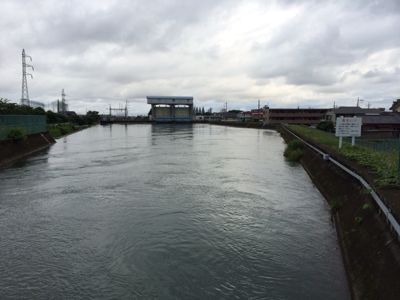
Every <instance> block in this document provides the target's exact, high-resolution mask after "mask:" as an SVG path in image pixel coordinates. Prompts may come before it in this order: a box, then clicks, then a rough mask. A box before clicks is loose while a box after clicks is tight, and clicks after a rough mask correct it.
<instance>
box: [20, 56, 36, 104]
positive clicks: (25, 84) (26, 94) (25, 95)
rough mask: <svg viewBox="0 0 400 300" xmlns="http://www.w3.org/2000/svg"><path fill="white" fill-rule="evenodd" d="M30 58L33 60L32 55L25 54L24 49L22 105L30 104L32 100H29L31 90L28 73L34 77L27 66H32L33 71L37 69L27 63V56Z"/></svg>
mask: <svg viewBox="0 0 400 300" xmlns="http://www.w3.org/2000/svg"><path fill="white" fill-rule="evenodd" d="M27 57H28V58H29V59H30V61H32V57H30V56H29V55H26V54H25V49H22V91H21V104H22V105H28V106H30V104H31V103H30V101H29V92H28V81H27V79H26V75H29V76H31V78H33V76H32V74H30V73H27V72H26V68H32V71H34V70H35V69H34V68H33V66H32V65H30V64H27V63H26V58H27Z"/></svg>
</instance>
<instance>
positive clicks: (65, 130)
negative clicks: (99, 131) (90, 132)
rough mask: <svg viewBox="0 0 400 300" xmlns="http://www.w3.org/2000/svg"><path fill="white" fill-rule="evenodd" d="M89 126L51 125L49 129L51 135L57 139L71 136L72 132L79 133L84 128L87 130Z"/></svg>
mask: <svg viewBox="0 0 400 300" xmlns="http://www.w3.org/2000/svg"><path fill="white" fill-rule="evenodd" d="M86 127H87V125H82V126H79V125H73V124H70V123H62V124H49V125H47V128H48V130H49V133H50V135H51V136H52V137H53V138H55V139H57V138H60V137H62V136H64V135H67V134H70V133H72V132H75V131H78V130H80V129H82V128H86Z"/></svg>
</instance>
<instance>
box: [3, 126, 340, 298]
mask: <svg viewBox="0 0 400 300" xmlns="http://www.w3.org/2000/svg"><path fill="white" fill-rule="evenodd" d="M283 150H284V142H283V140H282V138H281V137H280V136H279V134H278V133H276V132H274V131H269V130H255V129H244V128H231V127H222V126H210V125H206V124H205V125H180V126H179V125H175V126H174V125H153V126H152V125H129V126H124V125H112V126H106V127H102V126H96V127H92V128H89V129H87V130H84V131H81V132H78V133H75V134H73V135H69V136H67V137H65V138H62V139H59V140H58V142H57V144H55V145H53V146H52V147H51V148H50V149H49V150H47V151H44V152H42V153H39V154H38V155H35V156H33V157H30V158H29V159H27V160H26V161H24V162H21V163H18V164H17V165H15V166H13V167H11V168H8V169H5V170H2V171H0V298H1V299H6V298H18V299H24V298H25V299H33V298H35V299H39V298H41V299H43V298H53V299H67V298H68V299H78V298H85V299H88V298H93V299H135V298H138V299H156V298H157V299H221V298H222V299H347V298H348V287H347V283H346V277H345V273H344V268H343V263H342V259H341V256H340V249H339V247H338V242H337V238H336V233H335V229H334V228H333V225H332V223H331V220H330V213H329V207H328V206H327V204H326V201H325V200H324V199H323V197H322V196H321V194H320V193H319V192H318V190H317V189H316V188H315V187H314V186H313V184H312V182H311V181H310V179H309V177H308V176H307V174H306V172H305V171H304V169H303V168H302V167H301V166H299V165H292V164H290V163H288V162H286V161H285V160H284V158H283V156H282V152H283Z"/></svg>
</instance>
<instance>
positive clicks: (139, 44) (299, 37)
mask: <svg viewBox="0 0 400 300" xmlns="http://www.w3.org/2000/svg"><path fill="white" fill-rule="evenodd" d="M0 11H1V18H0V97H3V98H8V99H11V100H14V101H18V100H19V99H20V98H21V50H22V48H25V50H26V52H27V54H29V55H31V56H32V58H33V65H34V67H35V71H34V73H33V75H34V78H33V80H29V82H28V85H29V92H30V98H31V99H32V100H39V101H42V102H45V103H49V102H51V101H54V100H56V99H57V98H60V93H61V89H62V88H64V89H65V92H66V94H67V100H68V103H69V105H70V109H72V110H75V111H78V112H85V111H86V110H87V109H88V110H93V109H95V110H99V111H100V112H105V111H106V110H107V107H108V105H109V104H112V105H113V106H116V107H117V106H119V105H122V104H123V103H124V101H125V99H128V100H129V109H130V112H131V114H140V113H147V111H148V106H147V105H146V104H145V103H146V101H145V97H146V95H185V96H186V95H187V96H193V97H194V98H195V102H196V104H197V106H205V107H206V108H207V107H213V108H214V110H219V109H220V108H221V107H222V106H223V103H224V102H225V101H228V108H229V109H233V108H235V109H248V108H252V107H255V106H256V105H257V100H258V99H260V100H261V104H262V105H265V104H269V105H270V106H271V107H297V106H300V107H331V106H332V104H333V101H336V104H339V105H351V104H355V102H356V99H357V97H360V98H361V99H364V100H365V102H364V103H363V104H362V105H365V106H366V105H368V102H369V103H370V105H371V106H384V107H386V108H388V107H389V106H390V104H391V102H392V101H393V100H394V99H396V98H400V32H399V30H400V1H398V0H352V1H347V0H343V1H340V0H337V1H329V0H327V1H317V0H315V1H312V0H309V1H307V0H303V1H300V0H299V1H295V0H281V1H279V0H276V1H266V0H260V1H256V0H254V1H252V0H246V1H236V0H218V1H214V0H202V1H198V0H196V1H190V0H181V1H178V0H171V1H170V0H151V1H144V0H141V1H139V0H137V1H133V0H131V1H120V0H118V1H112V0H104V1H99V0H96V1H85V0H79V1H64V0H57V1H40V0H38V1H22V0H21V1H19V0H1V1H0Z"/></svg>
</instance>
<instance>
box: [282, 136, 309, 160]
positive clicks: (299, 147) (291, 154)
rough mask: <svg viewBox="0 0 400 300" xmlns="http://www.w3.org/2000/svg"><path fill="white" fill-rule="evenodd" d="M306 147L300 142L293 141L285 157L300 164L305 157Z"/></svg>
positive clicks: (288, 146) (287, 148) (289, 144)
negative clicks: (304, 149)
mask: <svg viewBox="0 0 400 300" xmlns="http://www.w3.org/2000/svg"><path fill="white" fill-rule="evenodd" d="M303 148H304V145H303V143H302V142H301V141H299V140H292V141H290V142H289V143H288V145H287V146H286V149H285V152H284V153H283V155H284V156H285V157H286V159H287V160H288V161H291V162H298V161H299V160H300V159H301V158H302V157H303V155H304V151H303Z"/></svg>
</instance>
